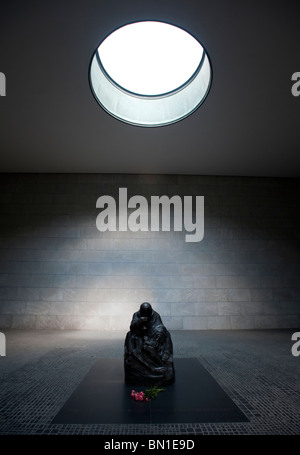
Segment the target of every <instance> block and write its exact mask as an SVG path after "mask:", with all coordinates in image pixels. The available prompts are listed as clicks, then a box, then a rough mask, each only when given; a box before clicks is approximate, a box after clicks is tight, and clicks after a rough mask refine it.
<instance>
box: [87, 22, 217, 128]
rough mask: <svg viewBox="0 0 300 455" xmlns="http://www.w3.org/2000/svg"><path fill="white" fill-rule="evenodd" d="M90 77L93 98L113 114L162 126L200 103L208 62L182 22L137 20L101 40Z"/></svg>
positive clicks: (207, 83)
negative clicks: (183, 28)
mask: <svg viewBox="0 0 300 455" xmlns="http://www.w3.org/2000/svg"><path fill="white" fill-rule="evenodd" d="M90 83H91V87H92V90H93V93H94V96H95V98H96V99H97V101H98V102H99V103H100V105H101V106H102V107H103V108H104V109H105V110H106V111H108V112H109V113H110V114H111V115H113V116H114V117H117V118H118V119H120V120H123V121H125V122H127V123H131V124H134V125H140V126H162V125H167V124H170V123H174V122H176V121H178V120H181V119H182V118H184V117H186V116H187V115H189V114H191V113H192V112H193V111H194V110H195V109H197V107H199V105H200V104H201V103H202V102H203V100H204V99H205V97H206V95H207V93H208V91H209V88H210V83H211V67H210V62H209V59H208V56H207V53H206V51H205V49H204V48H203V47H202V45H201V44H200V43H199V42H198V41H197V40H196V39H195V38H194V37H193V36H191V35H190V34H189V33H187V32H186V31H184V30H182V29H181V28H179V27H175V26H174V25H170V24H167V23H163V22H155V21H145V22H135V23H132V24H128V25H125V26H123V27H121V28H119V29H117V30H116V31H114V32H113V33H111V34H110V35H109V36H108V37H107V38H106V39H104V41H102V42H101V44H100V46H99V47H98V48H97V50H96V52H95V53H94V56H93V58H92V62H91V66H90Z"/></svg>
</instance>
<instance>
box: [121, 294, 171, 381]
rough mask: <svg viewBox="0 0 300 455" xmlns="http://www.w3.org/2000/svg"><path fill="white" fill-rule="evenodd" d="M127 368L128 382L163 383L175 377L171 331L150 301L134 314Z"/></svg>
mask: <svg viewBox="0 0 300 455" xmlns="http://www.w3.org/2000/svg"><path fill="white" fill-rule="evenodd" d="M124 370H125V382H126V383H127V384H134V385H145V386H152V385H157V386H164V385H168V384H171V383H172V382H174V380H175V371H174V365H173V344H172V340H171V336H170V333H169V332H168V330H167V329H166V327H165V326H164V325H163V323H162V320H161V317H160V315H159V314H158V313H157V312H156V311H154V310H153V309H152V306H151V305H150V303H148V302H144V303H142V304H141V306H140V310H139V311H137V312H136V313H134V315H133V318H132V321H131V324H130V332H128V333H127V335H126V339H125V353H124Z"/></svg>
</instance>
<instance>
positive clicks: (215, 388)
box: [52, 358, 248, 424]
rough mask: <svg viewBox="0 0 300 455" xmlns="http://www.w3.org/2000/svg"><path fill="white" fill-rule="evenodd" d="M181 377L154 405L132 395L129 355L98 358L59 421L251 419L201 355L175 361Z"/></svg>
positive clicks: (177, 373)
mask: <svg viewBox="0 0 300 455" xmlns="http://www.w3.org/2000/svg"><path fill="white" fill-rule="evenodd" d="M174 365H175V371H176V381H175V383H174V384H172V385H170V386H168V387H166V390H165V391H164V392H162V393H160V394H159V396H158V398H157V399H155V400H152V401H151V402H150V403H146V402H137V401H135V400H133V399H132V398H131V397H130V391H131V389H135V390H142V389H143V388H142V387H141V386H136V387H134V386H128V385H126V384H125V383H124V372H123V359H98V360H97V361H96V362H95V364H94V365H93V367H92V368H91V369H90V371H89V372H88V374H87V375H86V376H85V378H84V379H83V381H82V382H81V384H80V385H79V386H78V387H77V389H76V390H75V391H74V393H73V394H72V395H71V397H70V398H69V399H68V401H67V402H66V403H65V404H64V406H63V407H62V409H61V410H60V411H59V413H58V414H57V415H56V417H55V418H54V419H53V421H52V423H55V424H58V423H63V424H99V423H107V424H109V423H115V424H120V423H124V424H125V423H126V424H128V423H135V424H136V423H141V424H145V423H210V422H214V423H216V422H247V421H248V419H247V418H246V417H245V415H244V414H243V413H242V411H241V410H240V409H239V408H238V407H237V406H236V404H235V403H234V402H233V401H232V400H231V398H230V397H229V396H228V395H227V394H226V393H225V392H224V390H223V389H222V388H221V387H220V385H219V384H218V383H217V382H216V381H215V380H214V378H213V377H212V376H211V375H210V373H208V371H207V370H206V369H205V368H204V367H203V366H202V365H201V363H200V362H199V361H198V360H197V359H195V358H192V359H191V358H188V359H175V361H174Z"/></svg>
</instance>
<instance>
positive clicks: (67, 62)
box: [0, 0, 300, 177]
mask: <svg viewBox="0 0 300 455" xmlns="http://www.w3.org/2000/svg"><path fill="white" fill-rule="evenodd" d="M297 5H298V6H297ZM299 12H300V4H299V3H298V2H295V1H290V0H286V1H281V2H276V1H275V2H274V1H265V0H251V1H230V0H229V1H226V0H203V1H200V0H184V1H183V0H159V1H148V2H143V1H141V0H138V1H137V0H126V1H125V0H106V1H101V0H80V1H79V0H73V1H72V0H68V1H66V0H51V1H47V0H43V1H41V0H35V1H33V0H26V1H24V0H20V1H19V0H15V1H14V0H9V1H3V0H2V1H1V10H0V72H3V73H4V74H5V76H6V80H7V93H6V97H1V98H0V150H1V155H0V171H1V172H88V173H89V172H97V173H98V172H99V173H151V174H152V173H158V174H200V175H241V176H242V175H247V176H250V175H251V176H282V177H299V174H300V153H299V152H300V97H299V98H298V97H294V96H293V95H292V93H291V87H292V85H293V82H292V81H291V77H292V74H293V73H294V72H297V71H300V33H299V17H300V15H299ZM137 20H161V21H166V22H170V23H173V24H175V25H178V26H180V27H182V28H184V29H186V30H188V31H190V32H191V33H192V34H193V35H194V36H195V37H196V38H198V39H199V40H200V41H201V42H202V43H203V45H204V46H205V47H206V49H207V51H208V53H209V55H210V58H211V62H212V66H213V74H214V77H213V83H212V87H211V90H210V93H209V95H208V97H207V99H206V101H205V102H204V104H203V105H202V106H201V107H200V108H199V109H198V110H197V111H196V112H194V113H193V114H192V115H191V116H189V117H188V118H186V119H184V120H182V121H181V122H178V123H176V124H173V125H170V126H165V127H159V128H143V127H136V126H131V125H127V124H125V123H122V122H120V121H118V120H116V119H114V118H112V117H111V116H110V115H108V114H107V113H106V112H104V111H103V110H102V109H101V108H100V106H99V105H98V104H97V102H96V101H95V99H94V97H93V95H92V93H91V91H90V87H89V80H88V69H89V63H90V59H91V57H92V54H93V52H94V50H95V49H96V47H97V46H98V44H99V42H100V41H101V40H102V39H103V38H104V37H105V36H106V35H107V34H109V33H110V32H111V31H113V30H114V29H116V28H118V27H119V26H121V25H123V24H125V23H128V22H133V21H137Z"/></svg>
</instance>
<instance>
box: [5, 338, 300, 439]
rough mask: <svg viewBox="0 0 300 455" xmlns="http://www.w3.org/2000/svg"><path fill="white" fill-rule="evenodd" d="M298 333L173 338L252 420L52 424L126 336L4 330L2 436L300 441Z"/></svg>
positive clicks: (178, 350) (179, 351)
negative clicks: (237, 437) (295, 341)
mask: <svg viewBox="0 0 300 455" xmlns="http://www.w3.org/2000/svg"><path fill="white" fill-rule="evenodd" d="M295 331H296V330H268V331H266V330H260V331H252V330H249V331H173V332H171V336H172V339H173V345H174V354H175V355H174V356H175V357H197V358H198V359H199V360H200V362H201V363H202V365H203V366H204V367H205V368H206V369H207V370H208V371H209V372H210V373H211V375H212V376H213V377H214V378H215V380H216V381H217V382H218V383H219V384H220V385H221V386H222V388H223V389H224V390H225V391H226V392H227V393H228V395H229V396H230V397H231V398H232V399H233V401H234V402H235V403H236V404H237V405H238V406H239V408H240V409H241V410H242V411H243V412H244V414H245V415H246V416H247V417H248V419H249V422H246V423H245V422H244V423H219V424H218V423H214V424H212V423H206V424H204V423H201V424H200V423H197V422H191V423H189V424H186V423H185V424H168V422H166V423H165V424H163V425H162V424H159V425H154V424H152V425H142V424H134V425H128V424H122V425H120V424H118V425H112V424H99V425H70V424H69V425H57V424H56V425H53V424H51V421H52V419H53V418H54V416H55V415H56V414H57V413H58V411H59V410H60V409H61V407H62V406H63V404H64V403H65V401H66V400H67V399H68V398H69V396H70V395H71V394H72V392H73V391H74V390H75V389H76V387H77V386H78V385H79V384H80V382H81V381H82V379H83V378H84V376H85V375H86V374H87V372H88V371H89V369H90V367H91V366H92V365H93V363H94V362H95V360H96V358H99V357H122V356H123V342H124V337H125V333H123V332H96V331H53V330H51V331H50V330H49V331H46V330H45V331H33V330H32V331H28V330H26V331H25V330H4V331H3V332H4V333H5V335H6V346H7V347H6V357H0V383H1V388H0V434H1V435H21V434H23V435H33V434H35V435H37V434H41V435H53V434H60V435H67V434H72V435H128V434H130V435H141V434H142V435H147V434H151V435H154V434H155V435H188V436H189V435H190V436H192V435H200V434H213V435H216V434H220V435H225V434H226V435H227V434H243V435H245V434H246V435H253V434H256V435H275V434H280V435H284V434H291V435H292V434H294V435H299V434H300V380H299V378H300V357H294V356H293V355H292V353H291V347H292V345H293V342H292V341H291V336H292V333H293V332H295ZM199 393H201V384H199Z"/></svg>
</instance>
